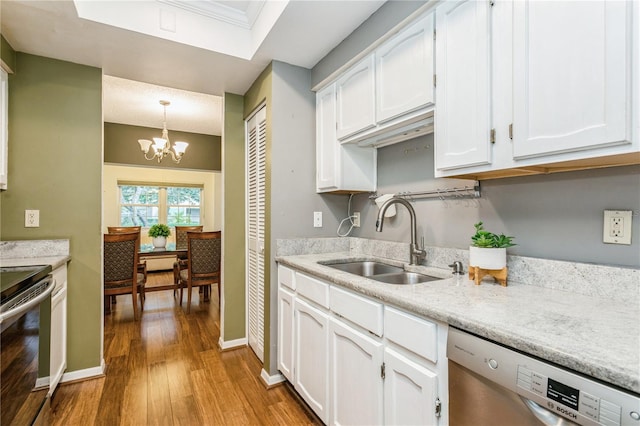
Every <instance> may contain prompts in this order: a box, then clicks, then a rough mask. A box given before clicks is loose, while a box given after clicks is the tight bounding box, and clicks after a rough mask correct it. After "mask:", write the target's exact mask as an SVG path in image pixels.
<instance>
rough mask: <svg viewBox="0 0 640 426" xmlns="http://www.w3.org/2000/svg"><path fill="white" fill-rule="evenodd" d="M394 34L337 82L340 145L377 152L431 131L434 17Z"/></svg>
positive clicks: (412, 23)
mask: <svg viewBox="0 0 640 426" xmlns="http://www.w3.org/2000/svg"><path fill="white" fill-rule="evenodd" d="M394 32H395V33H394V34H393V35H391V36H390V37H389V38H388V39H386V40H384V41H381V42H379V43H380V44H379V45H378V46H375V47H374V46H372V47H371V48H370V49H367V51H366V52H365V53H363V54H364V55H366V56H364V57H363V59H360V60H359V61H358V62H357V63H356V64H355V65H353V66H351V67H350V68H349V69H347V70H346V71H345V72H343V73H342V74H341V75H340V76H338V77H337V78H336V80H335V85H336V89H335V90H336V137H337V139H338V140H339V141H340V142H341V143H343V144H346V143H352V144H356V143H357V144H358V145H359V146H375V147H379V146H385V145H389V144H392V143H397V142H402V141H403V140H407V139H411V138H413V137H416V136H419V135H420V134H421V133H426V132H431V131H433V118H432V117H433V106H434V86H433V84H434V77H433V75H434V74H433V70H434V57H433V49H434V13H433V12H432V11H431V12H429V13H425V14H423V15H422V16H420V17H418V18H416V19H414V20H413V21H412V22H410V23H408V24H405V26H404V27H403V28H401V29H400V30H397V29H394Z"/></svg>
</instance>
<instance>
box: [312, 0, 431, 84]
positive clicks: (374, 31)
mask: <svg viewBox="0 0 640 426" xmlns="http://www.w3.org/2000/svg"><path fill="white" fill-rule="evenodd" d="M424 4H425V2H424V1H411V0H402V1H398V0H389V1H387V2H386V3H385V4H383V5H382V6H381V7H380V8H379V9H378V10H376V11H375V13H373V14H372V15H371V16H370V17H369V18H368V19H367V20H366V21H364V22H363V23H362V24H361V25H360V26H359V27H358V28H356V29H355V30H354V31H353V32H352V33H351V34H350V35H349V36H348V37H347V38H346V39H344V40H343V41H342V43H340V44H339V45H338V46H336V47H335V48H334V49H333V50H332V51H331V52H329V54H328V55H327V56H325V57H324V58H322V59H321V60H320V61H319V62H318V63H317V64H316V65H315V66H314V67H313V69H312V70H311V87H314V86H315V85H316V84H318V83H320V82H321V81H322V80H324V79H325V78H327V77H328V76H329V75H330V74H331V73H332V72H334V71H336V70H337V69H338V68H340V67H341V66H343V65H344V64H346V63H347V62H348V61H350V60H351V59H353V57H354V56H356V55H358V54H359V53H360V52H362V51H363V50H365V49H366V48H368V47H369V46H370V45H371V44H372V43H374V42H375V41H376V40H378V39H379V38H380V37H382V36H384V35H385V34H386V33H387V32H388V31H389V30H391V29H392V28H393V27H395V26H396V25H398V24H399V23H400V22H401V21H402V20H403V19H405V18H406V17H407V16H409V15H411V14H412V13H413V12H415V11H416V10H417V9H418V8H419V7H420V6H424Z"/></svg>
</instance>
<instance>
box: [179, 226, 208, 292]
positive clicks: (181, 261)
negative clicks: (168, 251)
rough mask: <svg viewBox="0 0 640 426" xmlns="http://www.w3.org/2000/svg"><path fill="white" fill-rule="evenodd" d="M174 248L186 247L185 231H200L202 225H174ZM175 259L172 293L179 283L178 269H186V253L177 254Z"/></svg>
mask: <svg viewBox="0 0 640 426" xmlns="http://www.w3.org/2000/svg"><path fill="white" fill-rule="evenodd" d="M175 228H176V250H186V249H187V232H202V225H199V226H176V227H175ZM177 257H178V258H177V260H176V261H175V262H173V285H174V290H173V295H174V296H175V294H176V291H177V290H178V288H179V285H180V271H181V270H183V269H187V255H186V254H179V255H178V256H177Z"/></svg>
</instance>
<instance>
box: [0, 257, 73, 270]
mask: <svg viewBox="0 0 640 426" xmlns="http://www.w3.org/2000/svg"><path fill="white" fill-rule="evenodd" d="M70 260H71V256H68V255H67V256H64V255H60V256H34V257H16V258H8V259H5V258H2V259H0V267H7V266H32V265H51V269H56V268H58V267H60V266H62V265H64V264H66V263H67V262H69V261H70Z"/></svg>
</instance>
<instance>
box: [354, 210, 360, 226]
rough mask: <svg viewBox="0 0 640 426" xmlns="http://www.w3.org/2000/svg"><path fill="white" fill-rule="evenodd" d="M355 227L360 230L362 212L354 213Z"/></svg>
mask: <svg viewBox="0 0 640 426" xmlns="http://www.w3.org/2000/svg"><path fill="white" fill-rule="evenodd" d="M353 227H354V228H360V212H354V213H353Z"/></svg>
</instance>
